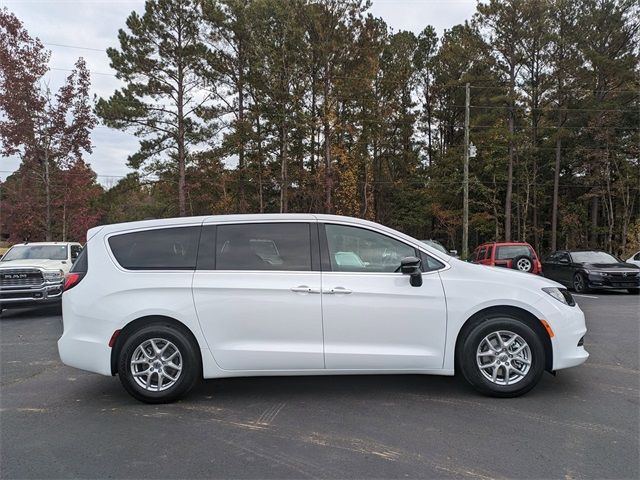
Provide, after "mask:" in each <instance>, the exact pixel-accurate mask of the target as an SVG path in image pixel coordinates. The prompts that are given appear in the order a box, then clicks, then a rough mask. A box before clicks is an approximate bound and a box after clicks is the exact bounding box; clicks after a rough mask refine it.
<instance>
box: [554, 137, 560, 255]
mask: <svg viewBox="0 0 640 480" xmlns="http://www.w3.org/2000/svg"><path fill="white" fill-rule="evenodd" d="M557 135H558V137H557V138H556V163H555V168H554V171H553V201H552V206H551V251H552V252H555V251H556V250H557V241H558V240H557V239H558V190H559V186H560V160H561V156H562V139H561V138H560V130H559V129H558V132H557Z"/></svg>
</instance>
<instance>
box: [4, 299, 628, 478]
mask: <svg viewBox="0 0 640 480" xmlns="http://www.w3.org/2000/svg"><path fill="white" fill-rule="evenodd" d="M577 300H578V302H579V304H580V306H581V307H582V309H583V310H584V311H585V313H586V316H587V326H588V328H589V332H588V334H587V337H586V347H587V349H588V350H589V352H590V353H591V357H590V358H589V360H588V362H587V363H586V364H585V365H583V366H581V367H578V368H574V369H569V370H565V371H561V372H559V374H558V376H556V377H553V376H551V375H549V374H545V376H544V377H543V380H542V381H541V383H540V384H539V385H538V387H537V388H536V389H534V390H533V391H532V392H530V393H529V394H528V395H526V396H524V397H521V398H516V399H505V400H498V399H492V398H486V397H482V396H479V395H477V394H476V393H475V392H474V391H472V390H471V389H470V388H469V387H467V386H466V384H465V383H464V382H463V381H462V380H461V379H457V378H449V377H435V376H418V375H406V376H359V377H355V376H341V377H288V378H284V377H283V378H244V379H224V380H209V381H206V382H203V383H202V384H201V385H200V386H198V387H196V388H195V389H194V390H193V391H192V392H191V394H190V395H189V396H188V397H187V398H186V399H185V400H183V401H181V402H178V403H175V404H171V405H161V406H150V405H144V404H141V403H138V402H137V401H135V400H133V399H132V398H131V397H129V396H128V395H127V394H126V393H125V391H124V390H123V389H122V388H121V386H120V383H119V381H118V380H117V379H116V378H107V377H102V376H98V375H93V374H88V373H84V372H81V371H78V370H74V369H72V368H69V367H66V366H64V365H62V364H61V363H60V361H59V358H58V354H57V348H56V341H57V339H58V338H59V336H60V334H61V332H62V324H61V317H60V316H59V313H58V311H57V310H56V309H55V308H53V309H51V308H49V309H44V310H43V309H41V310H36V309H24V310H13V311H9V312H5V313H3V315H2V317H0V337H1V341H0V348H1V352H0V365H1V393H0V408H1V410H0V475H1V477H2V478H62V477H64V478H69V477H76V478H78V477H79V478H123V477H127V478H196V477H198V478H204V477H206V478H307V477H310V478H347V477H348V478H356V477H357V478H364V477H368V478H373V477H375V478H425V477H431V478H465V477H469V478H504V477H518V478H560V477H562V478H565V479H578V478H638V477H639V476H640V469H639V463H640V458H639V449H640V440H639V439H640V426H639V425H640V365H639V358H640V347H639V341H640V326H639V325H640V297H638V296H631V295H627V294H616V293H608V294H600V293H596V294H590V295H588V296H582V297H578V298H577Z"/></svg>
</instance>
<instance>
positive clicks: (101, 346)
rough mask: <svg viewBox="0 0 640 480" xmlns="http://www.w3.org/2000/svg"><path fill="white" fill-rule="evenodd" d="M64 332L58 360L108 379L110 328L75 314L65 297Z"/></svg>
mask: <svg viewBox="0 0 640 480" xmlns="http://www.w3.org/2000/svg"><path fill="white" fill-rule="evenodd" d="M62 323H63V326H64V332H63V334H62V337H60V340H58V353H59V354H60V360H62V363H64V364H65V365H68V366H70V367H75V368H79V369H81V370H87V371H89V372H94V373H100V374H102V375H109V376H111V347H109V340H110V338H111V336H112V335H113V327H112V325H111V324H110V323H108V322H97V321H96V319H95V318H90V317H87V316H85V315H83V314H81V313H80V312H78V311H76V310H75V309H74V308H73V307H72V306H71V305H69V302H67V299H66V294H65V295H64V297H63V299H62Z"/></svg>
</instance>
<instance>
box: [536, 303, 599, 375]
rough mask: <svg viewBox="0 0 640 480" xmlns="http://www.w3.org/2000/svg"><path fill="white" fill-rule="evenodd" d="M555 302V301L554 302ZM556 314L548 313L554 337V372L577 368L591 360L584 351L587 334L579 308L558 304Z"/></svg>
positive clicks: (552, 344) (552, 339)
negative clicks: (588, 359)
mask: <svg viewBox="0 0 640 480" xmlns="http://www.w3.org/2000/svg"><path fill="white" fill-rule="evenodd" d="M554 301H555V300H554ZM554 310H555V312H553V313H552V312H548V313H547V318H546V320H547V322H548V323H549V325H550V326H551V328H552V330H553V332H554V336H553V337H552V338H551V346H552V348H553V367H552V370H561V369H563V368H569V367H575V366H577V365H580V364H582V363H584V362H585V361H586V360H587V358H589V353H588V352H587V351H586V350H585V349H584V338H585V334H586V333H587V327H586V323H585V318H584V313H583V312H582V310H580V307H579V306H577V305H576V306H575V307H567V306H565V305H562V304H560V303H559V302H558V306H557V307H556V306H555V305H554Z"/></svg>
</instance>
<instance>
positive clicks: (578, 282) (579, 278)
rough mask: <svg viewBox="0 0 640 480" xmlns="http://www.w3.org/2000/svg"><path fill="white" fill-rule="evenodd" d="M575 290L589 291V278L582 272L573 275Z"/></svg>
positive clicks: (580, 291) (577, 291)
mask: <svg viewBox="0 0 640 480" xmlns="http://www.w3.org/2000/svg"><path fill="white" fill-rule="evenodd" d="M573 290H574V291H575V292H576V293H584V292H586V291H587V279H586V278H584V275H583V274H581V273H580V272H578V273H576V274H575V275H574V276H573Z"/></svg>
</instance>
